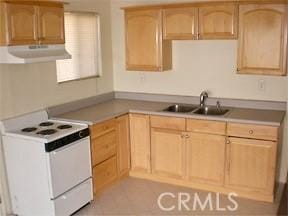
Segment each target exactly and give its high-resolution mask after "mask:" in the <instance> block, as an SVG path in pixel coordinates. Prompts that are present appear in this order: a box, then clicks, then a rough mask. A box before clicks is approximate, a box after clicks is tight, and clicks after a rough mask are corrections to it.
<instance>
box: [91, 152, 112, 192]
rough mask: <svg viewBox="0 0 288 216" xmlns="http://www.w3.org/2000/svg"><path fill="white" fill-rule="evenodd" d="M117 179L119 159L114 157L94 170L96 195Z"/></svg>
mask: <svg viewBox="0 0 288 216" xmlns="http://www.w3.org/2000/svg"><path fill="white" fill-rule="evenodd" d="M116 179H117V159H116V156H114V157H112V158H110V159H108V160H106V161H104V162H102V163H101V164H99V165H97V166H95V167H94V168H93V185H94V189H93V190H94V194H96V193H97V192H98V191H99V190H101V189H102V188H104V187H105V186H106V185H108V184H110V183H111V182H113V181H115V180H116Z"/></svg>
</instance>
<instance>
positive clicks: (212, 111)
mask: <svg viewBox="0 0 288 216" xmlns="http://www.w3.org/2000/svg"><path fill="white" fill-rule="evenodd" d="M229 111H230V110H229V109H222V108H217V107H208V106H206V107H201V108H198V109H197V110H195V111H194V112H193V113H194V114H198V115H211V116H223V115H225V114H226V113H228V112H229Z"/></svg>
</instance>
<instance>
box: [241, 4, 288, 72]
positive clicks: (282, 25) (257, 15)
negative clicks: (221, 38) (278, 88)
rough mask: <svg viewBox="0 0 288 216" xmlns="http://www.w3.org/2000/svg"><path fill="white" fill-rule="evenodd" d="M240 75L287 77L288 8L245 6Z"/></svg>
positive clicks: (242, 19)
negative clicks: (287, 10) (287, 12)
mask: <svg viewBox="0 0 288 216" xmlns="http://www.w3.org/2000/svg"><path fill="white" fill-rule="evenodd" d="M239 13H240V15H239V45H238V73H240V74H264V75H285V74H286V62H287V15H286V5H273V4H272V5H271V4H262V5H260V4H259V5H241V6H240V12H239Z"/></svg>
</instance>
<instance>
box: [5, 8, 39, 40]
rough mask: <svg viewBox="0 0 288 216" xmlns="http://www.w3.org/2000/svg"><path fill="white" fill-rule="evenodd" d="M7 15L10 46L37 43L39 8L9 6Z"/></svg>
mask: <svg viewBox="0 0 288 216" xmlns="http://www.w3.org/2000/svg"><path fill="white" fill-rule="evenodd" d="M6 14H7V15H6V16H7V22H8V24H7V27H8V29H7V30H8V38H9V45H24V44H36V43H37V40H38V31H37V25H38V24H37V7H35V6H31V5H22V4H7V5H6Z"/></svg>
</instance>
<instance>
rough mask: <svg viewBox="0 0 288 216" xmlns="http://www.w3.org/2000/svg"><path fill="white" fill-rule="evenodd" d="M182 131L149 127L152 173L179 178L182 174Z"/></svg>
mask: <svg viewBox="0 0 288 216" xmlns="http://www.w3.org/2000/svg"><path fill="white" fill-rule="evenodd" d="M183 136H184V134H183V133H182V131H177V130H167V129H160V128H152V129H151V164H152V167H151V169H152V173H153V174H157V175H159V176H166V177H169V178H176V179H181V178H183V176H184V163H185V161H184V156H185V155H184V152H185V140H184V139H183Z"/></svg>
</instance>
